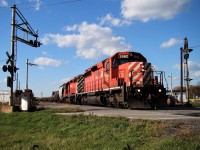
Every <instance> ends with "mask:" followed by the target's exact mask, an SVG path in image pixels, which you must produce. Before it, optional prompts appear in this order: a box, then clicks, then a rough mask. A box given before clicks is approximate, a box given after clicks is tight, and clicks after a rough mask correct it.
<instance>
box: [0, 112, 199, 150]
mask: <svg viewBox="0 0 200 150" xmlns="http://www.w3.org/2000/svg"><path fill="white" fill-rule="evenodd" d="M65 111H66V110H64V112H65ZM55 112H63V110H56V111H55V110H41V111H36V112H14V113H10V114H4V113H0V149H3V150H4V149H5V150H6V149H12V150H19V149H24V150H29V149H32V147H33V146H34V145H35V146H38V147H39V148H38V149H45V150H54V149H55V150H57V149H64V150H94V149H97V150H98V149H99V150H103V149H104V150H112V149H113V150H118V149H120V150H122V149H124V150H125V149H128V148H131V149H134V150H139V149H152V150H154V149H180V150H181V149H184V150H185V149H191V150H193V149H194V150H196V149H200V143H199V141H200V135H199V133H194V132H191V129H190V128H189V127H184V128H182V124H179V123H173V122H169V123H168V122H161V121H150V120H133V121H130V120H128V119H126V118H122V117H119V118H116V117H97V116H93V115H90V116H83V115H73V116H60V115H56V114H55Z"/></svg>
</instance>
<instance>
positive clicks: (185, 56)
mask: <svg viewBox="0 0 200 150" xmlns="http://www.w3.org/2000/svg"><path fill="white" fill-rule="evenodd" d="M192 50H193V49H189V48H188V39H187V37H185V38H184V49H183V52H184V59H185V63H184V65H185V81H186V99H187V104H190V99H189V82H190V81H191V80H192V79H190V78H189V68H188V59H189V53H190V52H192Z"/></svg>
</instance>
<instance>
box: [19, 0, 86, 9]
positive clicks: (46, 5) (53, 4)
mask: <svg viewBox="0 0 200 150" xmlns="http://www.w3.org/2000/svg"><path fill="white" fill-rule="evenodd" d="M80 1H82V0H70V1H62V2H56V3H50V4H44V5H40V6H38V7H39V8H41V7H50V6H51V7H54V6H56V5H62V4H70V3H75V2H80ZM36 7H37V6H31V7H27V8H22V9H30V8H36Z"/></svg>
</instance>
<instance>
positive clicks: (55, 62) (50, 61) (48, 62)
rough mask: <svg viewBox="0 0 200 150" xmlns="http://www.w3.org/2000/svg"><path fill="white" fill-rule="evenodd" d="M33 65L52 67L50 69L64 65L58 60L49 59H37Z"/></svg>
mask: <svg viewBox="0 0 200 150" xmlns="http://www.w3.org/2000/svg"><path fill="white" fill-rule="evenodd" d="M34 63H35V64H37V65H39V66H52V67H59V66H61V65H62V64H64V63H63V62H62V61H60V60H56V59H51V58H47V57H38V58H36V59H35V60H34Z"/></svg>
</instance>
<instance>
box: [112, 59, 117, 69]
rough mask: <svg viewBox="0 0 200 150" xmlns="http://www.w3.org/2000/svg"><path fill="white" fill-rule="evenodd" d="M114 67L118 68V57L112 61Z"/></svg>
mask: <svg viewBox="0 0 200 150" xmlns="http://www.w3.org/2000/svg"><path fill="white" fill-rule="evenodd" d="M112 68H113V69H117V60H116V59H113V61H112Z"/></svg>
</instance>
